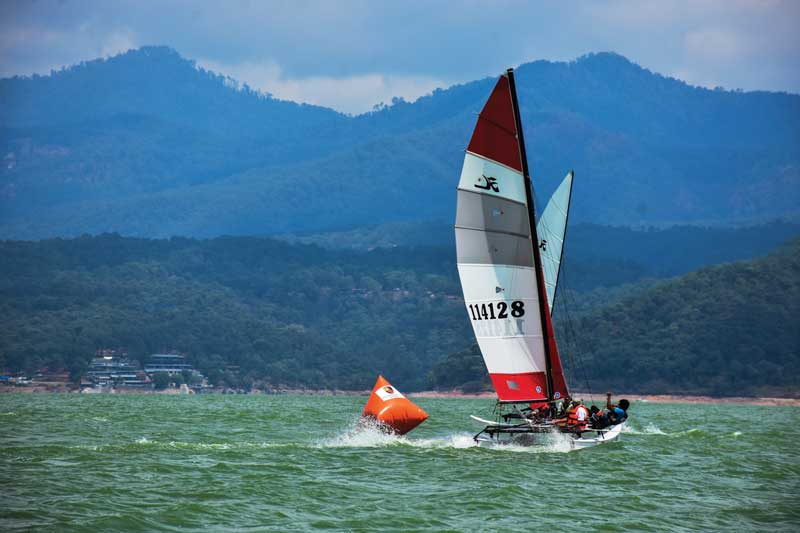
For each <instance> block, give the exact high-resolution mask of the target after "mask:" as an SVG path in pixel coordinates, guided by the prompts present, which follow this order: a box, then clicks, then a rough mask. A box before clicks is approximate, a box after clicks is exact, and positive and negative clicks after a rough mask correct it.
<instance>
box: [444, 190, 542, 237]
mask: <svg viewBox="0 0 800 533" xmlns="http://www.w3.org/2000/svg"><path fill="white" fill-rule="evenodd" d="M456 227H460V228H470V229H481V230H485V231H493V232H498V233H508V234H514V235H519V236H522V237H526V238H527V237H529V236H530V224H529V222H528V215H527V212H526V208H525V205H524V204H520V203H518V202H514V201H511V200H507V199H506V198H502V197H499V196H492V195H488V194H481V193H476V192H472V191H463V190H459V191H458V206H457V208H456Z"/></svg>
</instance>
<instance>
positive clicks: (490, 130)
mask: <svg viewBox="0 0 800 533" xmlns="http://www.w3.org/2000/svg"><path fill="white" fill-rule="evenodd" d="M573 177H574V174H573V173H572V172H570V173H568V174H567V176H566V177H565V178H564V180H563V181H562V183H561V184H560V185H559V187H558V188H557V189H556V191H555V192H554V193H553V196H552V198H551V200H550V202H549V203H548V205H547V207H546V208H545V209H544V211H543V213H542V216H541V217H540V219H539V220H538V223H537V222H536V213H535V209H534V198H533V191H532V186H531V180H530V174H529V171H528V161H527V157H526V153H525V141H524V138H523V133H522V123H521V120H520V114H519V103H518V101H517V93H516V86H515V82H514V71H513V69H508V71H507V72H506V73H505V74H503V75H502V76H500V78H499V80H498V81H497V84H496V85H495V87H494V89H493V91H492V93H491V95H490V96H489V99H488V100H487V101H486V104H485V105H484V107H483V110H482V111H481V112H480V114H479V115H478V120H477V124H476V126H475V130H474V131H473V133H472V138H471V140H470V142H469V145H468V147H467V151H466V155H465V157H464V166H463V168H462V171H461V178H460V180H459V183H458V192H457V194H458V207H457V210H456V223H455V236H456V253H457V262H458V273H459V277H460V278H461V287H462V290H463V293H464V303H465V305H466V308H467V313H468V315H469V318H470V321H471V323H472V327H473V331H474V333H475V337H476V339H477V341H478V346H479V347H480V350H481V353H482V355H483V359H484V362H485V363H486V367H487V370H488V371H489V376H490V378H491V382H492V385H493V386H494V389H495V391H496V393H497V397H498V403H497V406H496V408H495V414H496V420H495V421H490V420H485V419H482V418H479V417H474V416H473V417H472V418H473V419H475V420H476V421H478V422H481V423H484V424H486V427H485V428H484V429H483V430H481V431H480V432H479V433H478V434H477V435H475V440H476V442H478V444H495V443H508V442H511V443H518V444H526V445H527V444H536V443H537V442H540V441H542V440H544V439H542V438H541V437H542V436H543V435H545V434H551V433H553V432H558V433H564V434H566V435H569V437H570V442H571V445H572V446H573V447H574V448H583V447H588V446H594V445H596V444H599V443H601V442H606V441H609V440H613V439H615V438H616V437H617V436H619V434H620V432H621V430H622V426H623V424H624V423H623V424H617V425H613V426H609V427H606V428H603V429H599V428H598V429H592V428H591V426H589V427H586V428H583V427H581V431H576V430H575V428H574V427H568V426H567V425H560V424H558V423H557V421H556V420H554V419H553V412H554V411H555V406H556V405H557V404H560V403H562V402H564V401H566V399H567V398H569V392H568V390H567V384H566V380H565V379H564V371H563V369H562V366H561V360H560V358H559V355H558V346H557V344H556V339H555V333H554V330H553V323H552V318H551V312H552V309H553V305H554V303H555V297H556V290H557V288H558V277H559V273H560V270H561V261H562V258H563V252H564V238H565V236H566V228H567V218H568V213H569V204H570V200H571V196H572V183H573Z"/></svg>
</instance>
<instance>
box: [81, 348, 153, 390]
mask: <svg viewBox="0 0 800 533" xmlns="http://www.w3.org/2000/svg"><path fill="white" fill-rule="evenodd" d="M103 352H105V355H101V356H100V357H95V358H94V359H92V362H91V363H90V364H89V370H88V372H86V377H87V378H88V379H89V381H90V382H91V383H92V384H93V385H94V386H95V387H130V388H139V389H142V388H150V387H152V384H151V382H150V378H149V377H148V376H147V374H146V373H145V372H142V370H141V368H139V364H138V363H137V362H136V361H130V360H128V359H127V358H125V357H119V356H117V355H111V354H108V352H109V351H108V350H103V351H98V353H103Z"/></svg>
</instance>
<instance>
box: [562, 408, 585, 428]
mask: <svg viewBox="0 0 800 533" xmlns="http://www.w3.org/2000/svg"><path fill="white" fill-rule="evenodd" d="M581 409H583V420H579V419H578V411H580V410H581ZM588 422H589V410H588V409H587V408H586V406H585V405H583V404H579V405H576V406H575V407H573V408H571V409H570V410H569V412H568V413H567V425H568V426H574V427H576V428H578V429H586V424H587V423H588Z"/></svg>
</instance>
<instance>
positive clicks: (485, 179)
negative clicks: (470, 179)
mask: <svg viewBox="0 0 800 533" xmlns="http://www.w3.org/2000/svg"><path fill="white" fill-rule="evenodd" d="M475 188H476V189H483V190H484V191H488V190H492V191H494V192H500V187H498V186H497V178H493V177H492V176H487V175H486V174H481V177H480V178H478V183H476V184H475Z"/></svg>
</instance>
